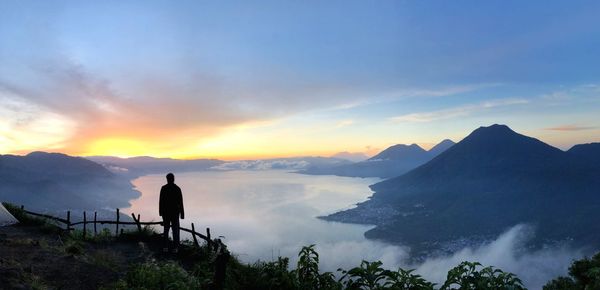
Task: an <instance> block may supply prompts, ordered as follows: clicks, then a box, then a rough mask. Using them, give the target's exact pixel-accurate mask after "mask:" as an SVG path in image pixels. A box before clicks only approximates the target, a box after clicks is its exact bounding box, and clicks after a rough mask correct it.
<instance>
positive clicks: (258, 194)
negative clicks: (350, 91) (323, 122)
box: [124, 170, 581, 289]
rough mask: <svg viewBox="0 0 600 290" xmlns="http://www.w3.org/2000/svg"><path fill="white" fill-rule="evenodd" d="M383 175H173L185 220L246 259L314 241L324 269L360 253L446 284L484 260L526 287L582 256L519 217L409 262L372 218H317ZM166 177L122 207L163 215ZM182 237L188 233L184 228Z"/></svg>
mask: <svg viewBox="0 0 600 290" xmlns="http://www.w3.org/2000/svg"><path fill="white" fill-rule="evenodd" d="M378 180H379V179H376V178H352V177H338V176H315V175H302V174H296V173H290V172H286V171H279V170H265V171H204V172H188V173H180V174H176V176H175V183H177V184H178V185H179V186H180V187H181V189H182V191H183V199H184V204H185V211H186V216H185V220H183V221H182V225H183V226H185V227H188V228H191V226H190V224H191V223H192V222H193V223H194V224H195V225H196V226H197V230H198V231H204V230H205V228H206V227H210V229H211V233H212V236H213V237H217V236H221V235H222V236H224V237H225V238H224V241H225V243H226V244H227V245H228V247H229V249H230V250H231V251H232V252H233V254H234V255H236V256H237V257H238V258H239V259H240V260H242V261H244V262H248V263H253V262H255V261H257V260H263V261H272V260H276V259H277V257H278V256H285V257H289V258H290V264H291V266H292V268H295V264H296V262H297V254H298V251H299V250H300V248H301V247H302V246H304V245H310V244H316V245H317V246H316V249H317V251H318V252H319V254H320V264H319V265H320V269H321V270H322V271H332V272H336V270H337V269H338V268H340V267H341V268H344V269H349V268H352V267H355V266H358V265H360V262H361V261H362V260H368V261H376V260H380V261H382V262H383V264H384V267H385V268H388V269H396V268H397V267H403V268H405V269H416V272H417V273H419V274H421V275H423V276H425V278H427V279H428V280H430V281H433V282H436V283H438V284H441V283H443V281H444V280H445V278H446V273H447V271H448V270H449V269H450V268H452V267H454V266H456V265H458V264H459V263H460V262H462V261H479V262H481V263H482V264H484V265H494V266H496V267H499V268H501V269H503V270H505V271H509V272H513V273H516V274H517V275H518V276H519V277H520V278H521V279H523V281H524V283H525V286H527V287H528V288H531V289H541V288H542V285H544V284H545V283H546V282H547V281H548V280H550V279H552V278H555V277H557V276H558V275H564V274H565V273H566V272H567V268H568V266H569V264H570V263H571V261H572V260H573V259H575V258H578V257H581V252H580V251H578V250H574V249H569V248H547V249H542V250H538V251H533V252H532V251H529V250H527V249H525V248H523V245H524V244H523V243H524V242H525V241H527V239H529V238H531V235H530V232H529V231H528V230H526V227H524V226H523V225H515V227H513V228H511V229H510V230H508V231H507V232H505V233H504V234H502V235H500V236H499V237H498V238H497V239H496V240H494V241H491V242H489V243H485V244H482V245H480V246H476V247H470V248H465V249H462V250H460V251H458V252H456V253H454V254H452V255H445V256H438V257H431V258H429V259H427V260H426V261H424V262H422V263H419V264H410V263H409V262H408V260H409V259H408V255H409V254H408V253H409V252H408V249H407V248H406V247H401V246H398V245H391V244H387V243H383V242H378V241H373V240H366V239H365V238H364V236H363V234H364V232H365V231H367V230H369V229H370V228H371V226H366V225H353V224H342V223H337V222H327V221H323V220H320V219H317V218H316V217H317V216H321V215H327V214H330V213H333V212H335V211H338V210H341V209H347V208H350V207H352V206H354V204H356V203H358V202H361V201H364V200H366V199H367V198H368V197H369V196H371V195H372V192H371V190H370V189H369V187H368V186H369V185H370V184H373V183H375V182H377V181H378ZM165 183H166V180H165V177H164V175H162V174H161V175H148V176H143V177H140V178H138V179H136V180H134V181H133V184H134V185H135V186H136V187H137V189H138V190H139V191H141V192H142V196H141V197H140V198H138V199H135V200H132V201H131V204H132V206H131V207H130V208H129V209H125V210H124V211H125V212H126V213H130V212H134V213H136V214H137V213H140V214H141V216H142V219H143V220H144V221H147V220H155V221H159V220H160V217H159V216H158V200H159V191H160V187H161V186H162V185H163V184H165ZM160 230H162V229H160ZM182 237H183V238H186V237H187V238H189V237H190V236H189V235H188V234H187V233H182ZM432 238H435V233H433V236H432Z"/></svg>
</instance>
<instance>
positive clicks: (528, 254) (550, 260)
mask: <svg viewBox="0 0 600 290" xmlns="http://www.w3.org/2000/svg"><path fill="white" fill-rule="evenodd" d="M533 235H534V229H533V228H531V227H529V226H526V225H516V226H514V227H512V228H510V229H509V230H507V231H506V232H504V233H503V234H501V235H500V236H498V238H497V239H496V240H494V241H491V242H488V243H485V244H482V245H480V246H477V247H467V248H464V249H462V250H461V251H458V252H456V253H454V254H452V255H447V256H437V257H432V258H429V259H427V260H426V261H424V262H422V263H417V264H411V263H409V262H408V260H409V259H408V257H409V254H408V249H407V248H405V247H399V246H392V245H389V244H385V243H381V242H377V241H343V242H334V243H326V244H322V245H317V250H318V252H319V254H320V256H321V269H322V270H323V271H332V272H336V270H337V268H339V267H342V268H344V269H349V268H352V267H355V266H358V265H360V262H361V261H362V260H368V261H375V260H380V261H382V262H383V264H384V267H385V268H387V269H394V268H397V267H402V268H404V269H416V272H417V273H418V274H420V275H422V276H424V277H425V278H426V279H427V280H429V281H432V282H435V283H437V284H438V285H441V284H442V283H443V282H444V281H445V280H446V275H447V272H448V270H450V269H451V268H453V267H455V266H457V265H458V264H460V263H461V262H462V261H477V262H480V263H481V264H483V265H484V266H494V267H495V268H499V269H502V270H503V271H507V272H512V273H515V274H517V275H518V277H519V278H521V280H523V283H524V284H525V286H526V287H527V288H529V289H541V288H542V286H543V285H544V284H546V283H547V282H548V281H550V280H552V279H554V278H556V277H558V276H560V275H566V274H567V270H568V267H569V266H570V264H571V263H572V261H573V260H574V259H579V258H581V257H583V251H581V250H577V249H572V248H569V247H567V246H554V247H548V248H542V249H539V250H528V249H527V248H526V242H527V241H529V240H530V239H531V238H532V237H533ZM296 260H297V258H296V257H294V258H292V265H295V262H296Z"/></svg>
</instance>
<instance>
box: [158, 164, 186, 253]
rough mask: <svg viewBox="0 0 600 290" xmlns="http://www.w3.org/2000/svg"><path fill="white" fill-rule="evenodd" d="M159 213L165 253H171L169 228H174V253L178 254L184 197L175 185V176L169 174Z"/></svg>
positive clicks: (162, 190) (163, 190)
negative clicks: (161, 221) (162, 227)
mask: <svg viewBox="0 0 600 290" xmlns="http://www.w3.org/2000/svg"><path fill="white" fill-rule="evenodd" d="M158 211H159V214H160V216H161V217H162V219H163V226H164V234H163V235H164V239H165V247H164V248H163V251H165V252H168V251H169V228H170V227H172V228H173V242H175V247H174V248H173V253H177V250H178V247H179V217H181V219H184V217H185V215H184V213H183V196H182V194H181V188H179V186H177V184H175V175H173V173H169V174H167V184H165V185H163V187H162V188H161V189H160V202H159V205H158Z"/></svg>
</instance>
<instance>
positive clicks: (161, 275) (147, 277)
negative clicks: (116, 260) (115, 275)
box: [114, 261, 200, 290]
mask: <svg viewBox="0 0 600 290" xmlns="http://www.w3.org/2000/svg"><path fill="white" fill-rule="evenodd" d="M114 289H140V290H141V289H156V290H162V289H165V290H167V289H182V290H186V289H190V290H191V289H200V282H199V281H198V279H196V278H195V277H194V276H192V275H190V274H188V273H187V272H186V271H185V270H184V269H183V268H181V266H179V265H178V264H176V263H174V262H166V263H158V262H154V261H152V262H146V263H144V264H139V265H137V266H135V267H133V269H131V270H130V271H129V272H128V273H127V275H126V276H125V278H124V279H121V280H120V281H119V282H118V283H117V284H116V285H114Z"/></svg>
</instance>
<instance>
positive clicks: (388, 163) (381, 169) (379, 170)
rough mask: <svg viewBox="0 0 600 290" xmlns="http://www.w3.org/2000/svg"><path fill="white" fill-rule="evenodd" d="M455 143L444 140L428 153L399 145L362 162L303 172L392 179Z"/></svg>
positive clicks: (315, 167) (417, 147) (310, 168)
mask: <svg viewBox="0 0 600 290" xmlns="http://www.w3.org/2000/svg"><path fill="white" fill-rule="evenodd" d="M452 145H454V142H452V141H451V140H448V139H446V140H444V141H442V142H440V143H439V144H437V145H436V146H434V147H433V148H431V150H429V151H426V150H425V149H423V148H421V147H420V146H419V145H417V144H411V145H404V144H397V145H393V146H391V147H388V148H387V149H385V150H383V151H381V152H380V153H378V154H376V155H375V156H373V157H371V158H369V159H367V160H365V161H361V162H356V163H351V164H343V165H337V166H327V167H326V166H321V167H319V166H313V167H309V168H308V169H306V170H304V171H301V173H305V174H318V175H338V176H350V177H380V178H391V177H396V176H399V175H402V174H404V173H406V172H408V171H410V170H412V169H414V168H416V167H418V166H420V165H422V164H425V163H426V162H427V161H429V160H431V159H433V158H434V157H436V156H437V155H439V154H440V153H442V152H444V151H445V150H447V149H448V148H450V147H452Z"/></svg>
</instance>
